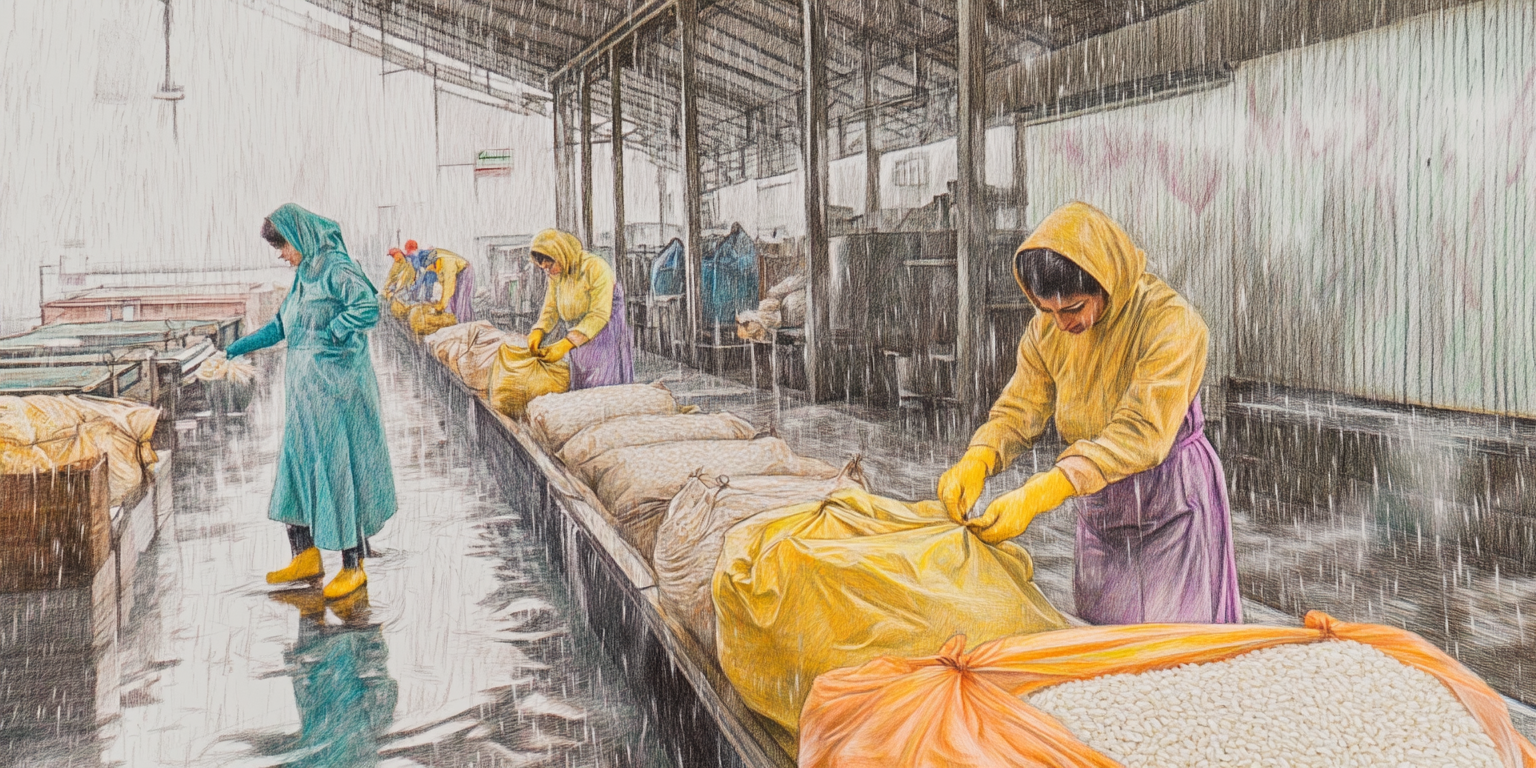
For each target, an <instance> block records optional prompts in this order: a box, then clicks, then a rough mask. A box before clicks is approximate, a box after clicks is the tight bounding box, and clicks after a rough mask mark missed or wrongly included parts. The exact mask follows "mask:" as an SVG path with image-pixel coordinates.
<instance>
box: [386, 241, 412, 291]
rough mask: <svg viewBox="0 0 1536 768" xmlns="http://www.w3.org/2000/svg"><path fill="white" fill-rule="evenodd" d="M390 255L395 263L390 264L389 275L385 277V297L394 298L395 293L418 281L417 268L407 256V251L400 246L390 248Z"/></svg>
mask: <svg viewBox="0 0 1536 768" xmlns="http://www.w3.org/2000/svg"><path fill="white" fill-rule="evenodd" d="M389 257H390V258H392V259H394V260H395V261H394V263H393V264H391V265H389V276H388V277H385V278H384V291H383V295H384V298H385V299H386V300H387V299H393V298H395V294H397V293H399V292H400V291H403V290H407V289H409V288H410V287H411V286H412V285H414V284H415V283H416V269H415V268H414V267H412V266H411V262H410V260H409V259H407V258H405V252H404V251H401V250H400V249H399V248H391V249H389Z"/></svg>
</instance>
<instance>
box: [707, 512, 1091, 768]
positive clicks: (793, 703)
mask: <svg viewBox="0 0 1536 768" xmlns="http://www.w3.org/2000/svg"><path fill="white" fill-rule="evenodd" d="M1033 577H1034V563H1033V562H1032V561H1031V560H1030V557H1029V553H1028V552H1026V551H1025V550H1024V548H1023V547H1020V546H1019V545H1017V544H1014V543H1013V542H1004V543H1002V544H1000V545H998V546H992V545H989V544H986V543H984V542H982V540H981V539H979V538H977V537H976V535H975V534H973V533H971V532H970V531H969V530H968V529H967V528H965V527H964V526H961V525H957V524H956V523H955V522H954V521H952V520H950V519H949V515H948V514H947V513H945V511H944V507H943V505H942V504H940V503H939V502H937V501H925V502H921V503H918V504H908V503H905V502H900V501H894V500H891V499H884V498H880V497H877V496H873V495H870V494H869V493H866V492H864V491H862V490H857V489H850V490H845V491H838V492H837V493H834V494H832V496H830V497H829V498H827V499H826V500H824V501H821V502H817V503H813V504H806V505H803V506H801V507H798V508H795V509H793V510H791V511H789V512H787V513H785V514H778V513H774V514H764V515H758V516H756V517H752V518H748V519H747V520H746V521H745V522H742V523H740V524H738V525H737V526H736V527H735V528H733V529H731V531H730V532H729V533H728V534H726V538H725V548H724V550H723V551H722V552H721V554H720V560H719V562H718V564H717V565H716V569H715V578H714V598H715V619H716V630H715V634H716V648H717V650H718V651H719V654H720V666H721V668H722V669H723V670H724V671H725V674H726V677H728V678H729V679H730V681H731V683H732V684H733V685H734V686H735V687H736V691H737V693H739V694H741V697H742V699H743V700H744V701H745V702H746V704H747V706H749V707H751V708H752V709H753V710H754V711H756V712H758V713H760V714H762V715H764V716H766V717H767V718H768V719H770V720H772V721H773V722H774V723H776V724H778V725H779V726H781V727H782V728H784V729H785V730H786V731H787V732H788V739H787V740H786V741H785V742H784V746H785V748H786V749H788V750H790V751H791V753H793V751H794V749H795V738H796V736H797V734H798V729H799V722H800V711H801V707H802V705H803V704H804V703H805V700H806V696H807V695H808V694H809V693H810V691H811V683H812V682H813V681H815V679H816V677H817V676H818V675H820V674H822V673H823V672H827V671H830V670H833V669H838V668H841V667H848V666H855V665H858V664H863V663H864V662H867V661H870V660H872V659H875V658H877V657H880V656H915V655H920V654H924V653H932V652H933V649H934V648H938V647H940V646H942V645H943V644H944V643H945V641H947V640H949V639H950V638H951V637H953V636H954V635H957V634H964V635H966V636H967V637H969V638H971V639H972V640H973V641H975V642H978V643H980V642H986V641H988V640H995V639H997V638H1000V637H1010V636H1014V635H1026V634H1031V633H1035V632H1043V631H1047V630H1056V629H1063V628H1065V627H1066V626H1067V622H1066V620H1065V618H1063V617H1062V615H1061V614H1060V613H1058V612H1057V611H1056V609H1055V608H1053V607H1051V604H1050V603H1049V602H1048V601H1046V599H1045V596H1044V595H1042V594H1041V593H1040V590H1039V588H1038V587H1036V586H1035V584H1034V582H1033V581H1032V579H1033Z"/></svg>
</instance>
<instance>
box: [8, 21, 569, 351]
mask: <svg viewBox="0 0 1536 768" xmlns="http://www.w3.org/2000/svg"><path fill="white" fill-rule="evenodd" d="M161 7H162V6H161V3H160V2H158V0H7V2H4V3H0V41H3V42H0V113H3V114H4V115H5V119H4V120H0V239H3V241H4V242H5V243H6V250H5V255H4V256H0V259H4V260H5V266H6V267H7V272H8V273H9V274H10V275H11V276H12V277H13V278H14V279H13V280H12V281H10V282H9V283H8V284H7V286H6V287H5V288H4V289H3V290H0V320H4V321H9V323H10V325H12V326H14V325H15V324H16V323H18V322H22V321H25V320H32V321H33V322H35V318H36V315H37V303H38V295H37V294H38V288H37V285H38V279H37V267H38V265H39V264H40V263H43V262H49V263H53V262H56V261H57V260H58V258H59V256H60V255H62V254H64V253H70V254H73V255H76V256H88V257H89V260H90V265H91V267H92V268H93V269H98V268H102V267H111V266H112V265H120V267H121V268H124V269H144V268H151V269H165V270H180V269H191V268H214V269H221V268H222V269H243V268H259V267H269V266H273V265H274V263H275V258H274V256H273V252H272V251H271V249H269V248H267V247H266V246H265V245H264V244H263V243H262V242H261V240H260V239H259V238H258V237H257V231H258V229H259V227H260V224H261V219H262V217H263V216H265V215H266V214H267V213H269V212H270V211H271V210H272V209H274V208H276V207H277V206H279V205H281V204H283V203H285V202H290V201H291V202H297V203H299V204H301V205H304V206H305V207H308V208H310V209H312V210H314V211H316V212H318V213H321V214H323V215H326V216H329V217H332V218H335V219H337V220H338V221H340V222H341V224H342V226H343V232H344V233H345V236H346V238H347V242H348V245H349V246H350V248H351V250H352V252H353V254H354V256H356V257H358V258H359V260H360V261H363V262H364V263H366V264H368V265H369V267H370V270H371V271H373V272H375V273H377V272H379V271H382V270H383V269H384V268H385V267H386V264H385V261H384V259H385V256H384V255H383V254H382V248H384V247H386V244H385V242H384V240H383V238H382V235H381V233H380V232H379V228H380V224H381V222H380V215H379V210H378V209H379V206H385V205H394V206H398V208H397V214H396V220H397V221H398V223H399V226H400V227H401V229H402V232H401V234H402V237H407V238H409V237H414V238H415V239H417V240H420V241H422V242H424V243H431V244H435V245H439V246H442V247H445V248H450V249H453V250H458V251H460V252H461V253H464V254H465V255H467V256H471V257H478V254H475V253H472V251H473V248H474V242H475V238H477V237H482V236H490V235H510V234H528V233H532V232H533V231H535V230H537V229H539V228H541V227H543V226H547V225H549V224H550V223H551V222H552V221H553V218H554V206H553V195H552V194H550V190H549V189H548V188H547V187H548V184H547V180H548V179H551V178H553V160H552V152H551V148H550V147H551V141H552V135H553V134H552V129H551V126H550V123H549V121H548V119H547V118H541V117H529V116H521V115H516V114H513V113H511V112H507V111H504V110H500V109H497V108H494V107H491V106H487V105H484V104H481V103H478V102H474V101H471V100H468V99H465V98H462V97H458V96H453V95H446V94H445V95H441V96H439V98H438V115H439V118H440V119H439V121H438V124H437V130H436V131H434V125H433V94H432V86H431V81H430V79H428V78H426V77H425V76H422V75H418V74H415V73H402V74H393V75H390V76H388V77H381V76H380V71H381V68H380V62H379V60H378V59H377V58H374V57H370V56H366V55H364V54H362V53H359V52H356V51H353V50H351V49H348V48H346V47H344V46H341V45H339V44H337V43H335V42H332V41H329V40H325V39H322V38H319V37H315V36H312V35H310V34H308V33H306V32H304V31H302V30H301V29H298V28H296V27H294V26H291V25H289V24H287V23H284V22H283V21H280V20H278V19H276V18H273V17H271V16H268V15H266V14H264V13H262V12H261V9H262V8H264V7H267V2H266V0H175V5H174V8H175V15H174V19H173V21H174V26H173V39H172V72H173V76H174V78H175V80H176V81H177V82H178V83H179V84H180V85H182V86H183V87H184V88H185V93H186V98H185V100H184V101H182V102H181V103H180V105H179V106H178V107H177V111H178V113H179V114H178V117H179V129H180V141H179V142H177V141H173V139H172V132H171V109H172V107H171V106H170V104H168V103H166V102H162V101H157V100H155V99H153V98H152V96H153V94H154V93H155V91H156V90H157V89H158V86H159V83H160V80H161V77H162V69H163V56H164V53H163V51H164V43H163V38H162V18H163V17H162V15H161V10H160V9H161ZM435 135H436V136H437V137H440V138H439V139H438V145H437V146H436V147H434V140H435V139H434V136H435ZM497 147H512V148H513V149H515V150H516V160H515V167H514V175H513V176H512V177H511V178H487V179H481V180H480V181H479V182H478V183H477V182H476V181H475V180H474V177H473V172H472V169H471V168H468V167H450V168H443V169H441V170H439V169H438V168H436V164H437V162H438V157H439V156H440V157H441V162H442V163H445V164H453V163H470V162H473V160H474V155H475V153H476V152H477V151H479V150H481V149H487V148H497ZM81 243H83V247H67V246H79V245H80V244H81Z"/></svg>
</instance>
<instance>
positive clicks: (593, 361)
mask: <svg viewBox="0 0 1536 768" xmlns="http://www.w3.org/2000/svg"><path fill="white" fill-rule="evenodd" d="M528 250H529V256H530V258H532V259H533V262H534V263H535V264H537V265H538V266H539V268H540V269H543V270H544V272H545V273H546V274H548V275H549V288H548V290H547V291H546V292H545V294H544V311H543V312H541V313H540V314H539V321H538V322H537V323H535V324H534V326H533V330H531V331H529V332H528V346H529V348H530V349H539V348H540V345H541V344H542V343H543V341H544V337H546V336H548V335H549V334H550V333H552V332H553V331H554V330H555V329H556V327H557V326H561V325H562V323H563V324H564V327H565V328H566V334H565V337H564V338H562V339H561V340H560V341H557V342H555V343H554V344H551V345H549V346H548V347H544V348H543V349H542V352H541V355H540V356H541V357H543V358H544V360H545V361H546V362H551V363H552V362H557V361H559V360H561V359H564V358H565V357H566V355H569V356H570V365H571V389H573V390H575V389H591V388H593V387H608V386H614V385H616V384H630V383H633V382H634V380H635V362H634V348H633V346H631V341H630V338H629V324H628V323H626V322H625V320H624V288H623V286H620V285H619V284H618V283H617V282H616V281H615V279H614V274H613V267H611V266H609V265H608V262H606V261H603V260H602V258H601V257H599V256H597V255H596V254H592V253H588V252H587V251H585V250H583V249H582V247H581V241H580V240H577V239H576V236H575V235H572V234H570V233H568V232H561V231H560V230H557V229H546V230H544V231H543V232H540V233H539V234H537V235H535V236H534V238H533V242H532V243H531V244H530V245H529V246H528Z"/></svg>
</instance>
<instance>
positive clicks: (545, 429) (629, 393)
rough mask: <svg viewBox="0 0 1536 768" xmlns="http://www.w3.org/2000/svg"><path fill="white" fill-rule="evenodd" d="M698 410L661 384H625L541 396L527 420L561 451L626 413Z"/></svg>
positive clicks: (554, 450) (531, 405) (545, 442)
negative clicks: (682, 403) (579, 435)
mask: <svg viewBox="0 0 1536 768" xmlns="http://www.w3.org/2000/svg"><path fill="white" fill-rule="evenodd" d="M676 413H698V409H697V408H692V407H683V408H679V407H678V405H677V400H675V399H673V397H672V393H671V392H669V391H668V390H667V388H666V387H664V386H662V385H661V384H622V385H619V386H616V387H596V388H593V389H583V390H580V391H577V392H567V393H564V394H559V395H549V396H547V397H541V398H539V400H538V401H537V402H533V403H529V404H528V422H529V423H530V424H532V425H533V427H534V435H535V438H536V439H537V440H538V441H539V442H540V443H542V444H543V445H544V447H545V448H546V449H547V450H549V452H550V453H558V452H559V451H560V449H561V448H564V447H565V442H566V441H567V440H570V439H571V438H573V437H575V436H576V433H578V432H580V431H582V430H583V429H586V428H587V427H590V426H592V425H593V424H601V423H602V422H605V421H610V420H612V419H620V418H624V417H625V416H657V415H661V414H676Z"/></svg>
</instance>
